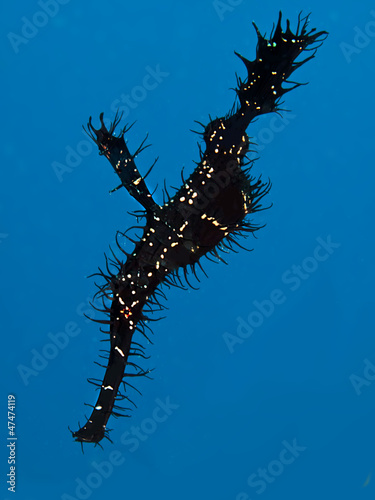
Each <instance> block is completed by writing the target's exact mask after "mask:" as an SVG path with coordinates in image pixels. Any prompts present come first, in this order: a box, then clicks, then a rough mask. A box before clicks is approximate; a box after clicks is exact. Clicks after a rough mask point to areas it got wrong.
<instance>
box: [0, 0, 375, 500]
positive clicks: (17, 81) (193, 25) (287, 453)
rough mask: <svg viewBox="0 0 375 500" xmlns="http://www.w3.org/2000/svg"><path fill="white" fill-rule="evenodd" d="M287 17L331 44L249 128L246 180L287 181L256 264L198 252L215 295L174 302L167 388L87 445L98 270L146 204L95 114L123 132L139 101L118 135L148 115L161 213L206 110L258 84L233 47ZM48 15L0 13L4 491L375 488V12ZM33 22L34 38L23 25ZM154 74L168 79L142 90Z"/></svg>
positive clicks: (142, 493) (161, 370)
mask: <svg viewBox="0 0 375 500" xmlns="http://www.w3.org/2000/svg"><path fill="white" fill-rule="evenodd" d="M280 9H281V10H282V11H283V13H284V21H285V19H286V18H287V17H288V18H290V19H291V23H292V28H293V29H294V28H295V26H296V21H297V16H298V12H299V11H300V10H303V11H304V12H305V13H306V14H307V13H309V12H310V11H312V16H311V26H312V27H317V28H318V29H326V30H327V31H329V32H330V35H329V38H328V39H327V41H326V42H325V43H324V45H323V47H322V48H321V49H320V50H319V52H318V54H317V57H316V59H314V60H313V61H311V62H309V63H308V64H306V65H305V66H304V67H303V68H301V69H299V70H298V72H296V73H295V75H294V79H296V80H297V81H300V82H307V81H309V82H310V83H309V85H307V86H306V87H301V88H299V89H297V90H294V91H293V92H292V93H290V94H288V95H286V98H285V101H286V102H285V107H286V108H288V109H290V110H291V112H290V113H289V114H288V113H286V114H284V117H285V118H284V121H281V120H279V121H277V120H276V119H275V117H272V116H264V117H262V118H261V119H259V120H258V121H257V122H256V123H254V124H252V125H251V127H249V129H248V133H249V135H250V136H251V137H254V141H256V142H257V143H258V152H259V157H260V158H259V160H258V161H257V162H256V164H255V165H254V175H255V174H256V175H259V174H262V175H263V176H264V178H265V179H267V178H268V177H269V178H270V179H271V180H272V183H273V187H272V190H271V192H270V194H269V195H268V196H267V198H266V200H265V204H266V205H267V204H271V203H273V207H272V208H271V209H270V210H267V211H264V212H261V213H258V214H256V215H255V216H254V218H253V220H254V222H256V223H258V224H260V225H262V224H266V226H265V228H264V229H261V230H260V231H259V232H258V233H257V236H258V238H257V239H254V238H250V239H249V240H248V241H247V242H244V243H245V244H247V246H248V247H249V248H253V252H252V253H248V252H246V251H242V250H240V251H239V253H238V254H234V253H232V254H229V255H228V256H227V261H228V264H229V265H228V266H225V265H224V264H214V263H211V262H209V261H206V262H205V263H204V268H205V270H206V272H207V274H208V275H209V279H206V278H205V277H204V276H203V274H202V273H200V276H201V277H202V279H201V283H200V288H199V291H194V290H189V291H188V292H183V291H180V290H177V289H172V290H166V294H167V302H166V304H167V305H168V307H169V310H168V311H167V312H166V318H165V319H164V320H163V321H160V322H158V323H155V324H154V326H153V331H154V335H153V337H152V340H153V342H154V344H153V345H151V344H147V343H146V351H147V354H149V355H150V356H151V357H150V359H149V360H148V361H144V362H142V366H144V367H145V368H155V369H154V371H153V372H152V377H153V380H146V379H140V380H136V381H135V382H134V383H135V385H136V387H137V389H139V390H141V391H142V393H143V396H139V395H138V394H137V393H136V392H135V391H133V392H131V393H130V395H131V396H132V399H133V400H134V402H135V403H136V405H137V407H138V408H137V409H136V410H135V411H133V412H132V417H131V418H130V419H121V420H115V419H113V418H111V420H110V423H109V424H110V425H109V427H111V428H113V429H114V430H113V432H112V433H111V437H112V439H113V441H114V444H113V445H112V444H110V443H109V442H107V441H105V442H103V446H104V450H102V449H100V448H99V447H96V448H95V447H93V446H85V450H84V451H85V453H84V454H82V452H81V447H80V445H79V444H78V443H75V442H74V441H73V440H72V438H71V435H70V433H69V430H68V425H69V426H70V427H71V428H72V429H74V430H76V429H77V428H78V427H77V426H78V421H80V422H81V424H82V423H83V422H84V414H85V413H86V414H88V413H89V411H90V408H87V407H85V406H84V402H86V403H90V404H94V403H95V398H96V394H95V391H94V388H93V387H92V386H90V385H89V384H88V383H87V382H86V378H87V377H98V378H99V377H101V376H102V373H103V370H102V369H101V368H99V367H98V366H96V365H94V363H93V362H94V361H98V351H99V349H100V348H102V347H103V344H101V343H100V339H102V338H103V336H102V335H101V334H100V332H99V329H98V326H97V325H95V324H94V323H91V322H88V321H87V320H86V319H85V317H84V316H83V312H85V311H88V306H87V303H88V300H90V298H91V297H92V295H93V293H94V291H95V287H94V282H93V280H92V279H91V280H89V279H86V277H87V276H88V275H90V274H91V273H93V272H95V271H96V269H97V267H98V266H103V265H104V257H103V253H104V252H106V251H107V250H108V245H109V244H113V241H114V236H115V233H116V230H125V229H126V228H128V227H129V226H130V225H132V224H133V223H134V220H133V218H132V217H131V216H129V215H128V214H127V211H129V210H134V209H138V208H139V207H138V206H137V204H136V202H135V201H134V200H132V199H131V198H130V197H129V196H128V195H127V193H126V192H125V191H124V190H120V191H118V192H116V193H114V194H112V195H109V190H110V189H112V188H114V187H115V186H116V185H117V183H118V181H117V179H116V178H115V176H114V175H113V173H112V169H111V167H110V165H109V163H108V162H106V160H105V159H104V158H102V157H99V156H98V154H97V151H96V149H95V147H94V146H93V144H92V143H90V142H89V139H88V138H87V136H85V135H84V132H83V130H82V128H81V125H82V124H85V123H86V122H87V119H88V117H89V116H90V115H92V116H93V119H94V125H96V126H98V124H99V121H98V116H99V113H100V112H101V111H104V113H105V116H106V117H107V118H109V119H113V117H114V110H115V108H116V107H117V106H118V104H119V100H121V99H122V95H123V94H125V95H131V96H133V100H132V103H133V108H132V109H130V108H129V107H126V105H124V104H123V103H120V106H122V107H123V111H124V112H125V117H124V123H125V122H129V123H131V122H133V121H135V120H136V124H135V125H134V127H133V129H132V130H131V132H129V134H128V141H129V142H128V145H129V148H130V150H131V151H135V149H136V148H137V147H138V145H139V144H140V142H141V141H142V140H143V138H144V136H145V134H146V133H147V132H148V133H149V142H150V143H152V147H150V148H149V149H147V150H146V151H145V152H144V153H142V155H141V156H139V158H138V159H137V165H138V168H139V169H140V171H141V172H143V173H145V172H146V171H147V169H148V168H149V166H150V164H151V163H152V161H153V160H154V158H155V156H159V157H160V159H159V161H158V163H157V165H156V167H155V168H154V170H153V172H152V173H151V174H150V176H149V178H148V182H149V185H150V188H151V189H154V188H156V186H157V185H158V189H157V192H156V194H155V197H156V198H157V200H158V201H159V202H162V196H161V187H162V186H163V182H164V179H166V182H167V185H172V186H179V185H180V182H181V181H180V171H181V168H182V167H184V171H185V172H186V174H188V173H190V172H191V171H192V169H193V168H194V164H193V160H197V159H198V157H199V156H198V148H197V145H196V141H197V140H199V138H198V136H196V135H195V134H193V133H191V132H189V129H191V128H196V125H195V124H194V120H199V121H201V122H203V123H207V122H208V121H209V118H208V115H209V114H211V116H222V115H223V114H225V113H226V112H227V111H228V110H229V109H230V108H231V106H232V103H233V101H234V97H235V95H234V92H233V91H232V90H229V89H230V88H231V87H234V86H235V72H237V73H238V74H239V75H241V76H242V77H244V76H245V69H244V67H243V64H242V63H241V61H240V60H239V59H237V58H236V57H235V56H234V54H233V51H234V50H237V51H239V52H241V53H242V54H243V55H245V56H246V57H248V58H250V59H251V58H253V57H254V53H255V46H256V34H255V31H254V29H253V28H252V26H251V22H252V21H256V23H257V25H258V26H259V28H260V31H261V32H262V33H263V34H264V33H268V34H269V33H270V30H271V28H272V23H274V22H276V20H277V16H278V11H279V10H280ZM41 11H42V8H41V6H40V4H38V3H37V2H36V1H32V2H26V1H21V2H16V3H7V4H6V6H4V9H3V13H2V21H1V66H0V67H1V69H0V71H1V75H2V76H1V88H2V106H1V109H2V114H1V129H2V131H1V153H0V155H1V178H2V180H1V184H0V190H1V192H0V209H1V224H0V255H1V261H0V267H1V300H0V308H1V331H2V363H1V366H2V377H1V398H0V409H1V411H0V415H2V422H0V425H1V427H2V431H1V436H2V440H1V445H2V454H1V460H0V463H1V479H2V490H1V492H0V498H1V499H4V500H8V499H9V500H10V499H12V498H18V499H21V500H44V499H48V500H50V499H62V500H71V499H72V498H73V499H85V498H90V499H92V500H96V499H103V498H106V499H120V498H121V499H123V498H126V499H131V500H143V499H149V498H156V499H159V498H160V499H163V500H172V499H173V500H174V499H176V498H178V499H179V500H185V499H189V500H190V499H192V498H195V499H198V500H203V499H206V498H209V499H215V500H249V499H252V500H254V499H256V498H258V497H260V498H262V500H267V499H278V500H280V499H289V500H300V499H302V498H303V499H304V500H310V499H316V498H320V499H324V500H328V499H329V500H331V499H338V498H340V499H356V500H358V499H370V498H374V494H375V476H374V474H375V456H374V447H375V436H374V409H375V405H374V398H375V340H374V310H375V300H374V278H375V266H374V224H373V215H374V208H375V201H374V200H375V198H374V181H375V174H374V156H375V141H374V127H373V117H374V111H375V103H374V89H373V82H374V81H375V65H374V57H375V12H374V4H373V3H372V2H369V1H363V2H346V3H343V2H339V1H337V0H335V1H331V2H322V1H314V2H312V1H309V2H297V1H294V0H293V1H288V2H286V1H280V2H275V1H268V0H267V1H264V2H255V1H253V2H251V1H248V0H243V1H234V0H231V1H229V0H224V1H223V2H212V1H202V0H200V1H197V0H191V1H190V2H188V3H186V2H173V1H171V0H164V1H162V2H152V1H150V0H140V1H139V2H121V1H111V2H108V3H103V2H97V1H91V2H89V1H87V0H86V1H85V0H82V1H80V2H73V1H66V0H65V2H64V4H63V3H62V2H61V3H59V4H58V12H55V14H54V15H51V14H50V15H48V16H47V20H46V16H43V15H42V16H41V15H40V12H41ZM38 13H39V14H38ZM24 18H26V19H27V20H28V21H31V20H33V19H34V21H35V22H36V23H39V25H40V27H39V28H37V29H36V31H35V23H34V32H33V31H32V28H30V27H29V28H28V30H27V29H26V28H23V26H24V25H25V22H26V21H25V19H24ZM284 26H285V24H284ZM22 29H24V30H25V29H26V31H25V33H26V34H27V36H28V38H25V39H24V40H25V43H18V42H19V39H18V41H17V42H16V41H15V40H16V39H15V38H12V35H9V34H10V33H13V34H15V35H16V36H22ZM366 33H367V34H366ZM150 68H151V70H150ZM150 71H151V73H150ZM152 71H154V72H155V71H159V77H158V78H159V81H158V82H157V85H154V84H155V82H156V80H155V79H154V80H147V79H146V82H148V84H149V83H150V82H151V83H153V84H152V87H153V88H150V87H151V86H150V85H148V87H149V88H148V89H146V90H145V77H146V76H147V75H148V74H152ZM160 72H161V73H160ZM160 75H162V76H160ZM146 86H147V83H146ZM142 89H143V90H142ZM134 96H135V98H134ZM137 99H138V101H137ZM72 151H75V152H76V153H75V155H74V154H72ZM77 151H78V152H79V153H78V154H77ZM61 166H65V167H68V168H66V169H65V170H63V171H62V172H63V173H62V174H61V170H60V169H61ZM57 171H58V172H60V176H59V175H57V173H56V172H57ZM322 242H323V243H324V244H323V246H322ZM324 245H325V246H324ZM327 245H330V246H329V248H328V250H327ZM126 249H127V250H129V251H130V250H131V245H128V246H127V248H126ZM317 257H318V260H317ZM294 266H295V267H294ZM296 266H297V267H296ZM298 266H302V267H301V268H300V270H299V268H298ZM301 269H302V270H301ZM296 273H297V274H298V273H303V274H300V277H299V278H296ZM293 276H294V278H293ZM271 296H272V297H273V298H275V297H279V302H280V303H278V304H276V305H274V306H273V310H272V307H271V306H269V302H266V303H265V302H264V301H266V300H270V297H271ZM254 301H256V303H255V304H254ZM256 304H258V305H256ZM260 304H263V308H266V304H268V306H269V308H268V312H267V313H266V312H265V311H266V310H267V309H259V308H261V307H262V306H261V305H260ZM260 310H261V311H263V312H261V313H259V311H260ZM257 311H258V313H257V314H254V312H257ZM249 321H250V323H251V322H253V328H252V327H251V326H250V323H249ZM257 322H258V323H257ZM240 324H242V325H243V324H247V325H248V326H247V327H244V326H243V328H242V330H240V331H238V328H239V325H240ZM64 331H65V332H66V331H69V332H70V333H71V336H70V337H67V334H66V333H65V334H64V335H60V336H58V335H57V334H58V333H59V332H64ZM73 335H74V336H73ZM241 335H242V337H241ZM52 338H55V339H57V338H60V341H61V342H63V340H61V339H64V338H65V340H66V339H68V341H67V342H65V344H64V342H63V344H64V347H60V348H56V347H55V348H54V347H51V343H52V344H53V342H52V340H51V339H52ZM235 338H237V341H235ZM228 339H231V341H230V342H233V341H235V342H236V343H235V344H231V343H230V342H229V343H228ZM61 345H62V344H61ZM36 353H38V355H40V356H43V353H44V361H43V360H41V358H39V362H37V361H36V359H33V358H34V357H35V355H36ZM46 356H49V358H50V359H48V360H47V359H46ZM38 363H39V364H38ZM8 394H14V395H15V396H16V412H17V417H16V436H17V438H18V440H17V486H16V493H15V495H14V494H13V493H11V492H8V491H7V488H6V484H5V481H6V473H7V472H8V471H9V465H8V464H7V457H8V454H7V450H8V448H7V447H6V444H7V437H8V435H7V413H6V411H7V408H6V405H7V395H8ZM163 405H164V406H163ZM165 405H167V406H168V405H169V407H168V408H167V410H165ZM163 407H164V410H163ZM157 408H161V409H159V410H158V409H157ZM136 428H139V431H137V430H136ZM137 432H140V434H138V436H139V437H135V436H134V433H137ZM132 434H133V435H132ZM130 438H132V439H130ZM293 447H294V448H293ZM291 450H292V451H291Z"/></svg>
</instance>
